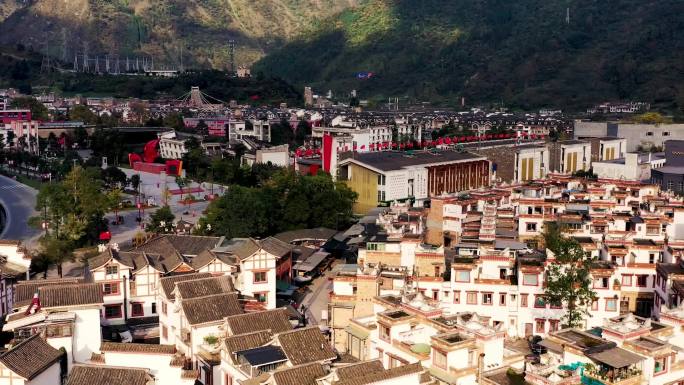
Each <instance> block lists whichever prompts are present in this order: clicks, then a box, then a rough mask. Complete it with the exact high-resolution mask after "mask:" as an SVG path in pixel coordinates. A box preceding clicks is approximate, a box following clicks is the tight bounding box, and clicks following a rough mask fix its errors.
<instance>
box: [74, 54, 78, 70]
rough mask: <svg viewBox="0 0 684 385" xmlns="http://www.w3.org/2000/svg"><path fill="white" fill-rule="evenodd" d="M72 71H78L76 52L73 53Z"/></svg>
mask: <svg viewBox="0 0 684 385" xmlns="http://www.w3.org/2000/svg"><path fill="white" fill-rule="evenodd" d="M74 72H78V53H74Z"/></svg>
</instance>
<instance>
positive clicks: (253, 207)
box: [200, 186, 274, 238]
mask: <svg viewBox="0 0 684 385" xmlns="http://www.w3.org/2000/svg"><path fill="white" fill-rule="evenodd" d="M272 203H273V202H272V201H270V200H269V199H266V195H265V194H264V193H263V191H261V190H260V189H255V188H248V187H242V186H232V187H231V188H230V190H229V191H228V192H227V193H226V194H224V195H223V196H221V197H219V198H218V199H216V200H214V201H212V202H211V204H209V207H208V208H207V215H206V216H205V217H203V218H201V219H200V229H203V231H204V232H205V233H209V234H220V235H224V236H226V237H228V238H235V237H249V236H262V235H266V234H267V233H268V230H269V228H270V224H269V222H270V221H272V215H274V210H273V209H272V206H271V205H272ZM207 225H209V226H210V227H207Z"/></svg>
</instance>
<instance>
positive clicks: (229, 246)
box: [213, 238, 261, 261]
mask: <svg viewBox="0 0 684 385" xmlns="http://www.w3.org/2000/svg"><path fill="white" fill-rule="evenodd" d="M260 248H261V247H260V246H259V244H258V243H257V242H256V241H255V240H254V239H252V238H233V239H228V240H225V241H224V242H223V243H221V245H219V246H218V247H217V248H216V249H215V250H213V251H214V252H223V253H228V254H231V255H234V256H235V257H237V258H238V259H239V260H240V261H242V260H244V259H246V258H249V257H251V256H252V255H253V254H254V253H256V252H257V251H259V249H260Z"/></svg>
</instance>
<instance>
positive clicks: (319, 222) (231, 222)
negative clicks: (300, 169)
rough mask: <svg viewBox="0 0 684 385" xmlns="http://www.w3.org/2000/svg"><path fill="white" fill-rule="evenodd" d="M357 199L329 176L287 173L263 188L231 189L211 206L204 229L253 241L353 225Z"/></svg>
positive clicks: (202, 224)
mask: <svg viewBox="0 0 684 385" xmlns="http://www.w3.org/2000/svg"><path fill="white" fill-rule="evenodd" d="M356 198H357V194H356V193H355V192H353V191H352V190H350V189H349V188H348V187H347V186H346V185H345V184H344V183H341V182H334V181H333V180H332V178H331V176H330V175H329V174H326V173H319V174H318V175H313V176H306V175H298V174H296V173H295V172H293V171H289V170H282V171H279V172H277V173H276V174H275V175H274V176H273V177H272V178H271V179H270V180H268V181H267V182H266V183H265V184H264V185H263V186H261V187H243V186H237V185H234V186H231V187H230V190H229V191H228V192H227V193H226V194H225V195H224V196H222V197H220V198H218V199H216V200H215V201H213V202H212V203H211V204H210V205H209V207H208V208H207V215H206V217H204V218H202V219H200V222H199V231H200V232H201V233H203V234H218V235H225V236H226V237H248V236H268V235H273V234H275V233H278V232H281V231H286V230H293V229H301V228H312V227H319V226H324V227H329V228H340V227H342V226H346V225H348V224H349V223H350V222H351V220H352V204H353V202H354V201H355V200H356Z"/></svg>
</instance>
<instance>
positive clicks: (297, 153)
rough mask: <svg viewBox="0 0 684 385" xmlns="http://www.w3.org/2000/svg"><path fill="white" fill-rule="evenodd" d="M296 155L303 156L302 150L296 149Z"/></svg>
mask: <svg viewBox="0 0 684 385" xmlns="http://www.w3.org/2000/svg"><path fill="white" fill-rule="evenodd" d="M295 156H296V157H297V158H299V157H301V156H302V150H300V149H297V150H296V151H295Z"/></svg>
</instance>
